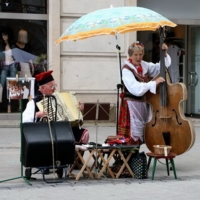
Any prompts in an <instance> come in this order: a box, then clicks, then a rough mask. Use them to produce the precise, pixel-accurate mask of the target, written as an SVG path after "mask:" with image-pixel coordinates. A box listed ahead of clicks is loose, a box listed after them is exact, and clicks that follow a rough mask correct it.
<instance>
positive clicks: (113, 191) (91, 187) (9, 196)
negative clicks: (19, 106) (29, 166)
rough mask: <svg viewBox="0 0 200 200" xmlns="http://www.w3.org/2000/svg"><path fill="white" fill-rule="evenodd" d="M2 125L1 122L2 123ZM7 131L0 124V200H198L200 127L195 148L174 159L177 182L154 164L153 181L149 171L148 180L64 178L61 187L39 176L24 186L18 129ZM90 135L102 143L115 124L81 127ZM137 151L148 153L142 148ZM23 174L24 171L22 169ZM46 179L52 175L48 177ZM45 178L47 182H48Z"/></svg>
mask: <svg viewBox="0 0 200 200" xmlns="http://www.w3.org/2000/svg"><path fill="white" fill-rule="evenodd" d="M1 123H3V122H1ZM13 123H14V125H13V126H11V125H12V123H10V127H12V128H10V127H8V126H4V125H2V124H1V126H0V127H1V128H0V163H1V170H0V181H5V182H1V183H0V200H13V199H14V200H28V199H31V200H40V199H41V200H43V199H49V200H56V199H64V200H65V199H69V200H94V199H95V200H96V199H97V200H98V199H101V200H107V199H109V200H116V199H121V200H130V199H136V200H137V199H150V200H151V199H152V200H153V199H162V200H169V199H172V200H179V199H181V200H188V199H192V200H196V199H200V170H199V169H200V159H199V158H200V155H199V146H200V126H199V125H198V123H196V124H195V123H194V124H195V131H196V141H195V144H194V146H193V147H192V148H191V149H190V150H189V151H188V152H186V153H184V154H183V155H180V156H177V157H176V158H175V160H174V161H175V165H176V172H177V177H178V179H174V176H173V172H172V171H171V172H170V176H167V172H166V166H164V164H163V163H159V162H158V163H157V168H156V172H155V177H154V180H151V170H152V166H150V170H149V173H148V175H149V178H148V179H135V178H119V179H111V178H105V177H102V178H101V179H99V180H96V179H95V180H91V179H87V178H81V179H80V180H79V181H75V180H74V179H73V178H67V179H66V180H65V181H64V182H62V183H46V182H45V181H44V180H43V177H42V175H41V174H36V175H32V176H33V177H34V178H36V180H30V183H31V184H32V186H30V185H29V184H27V183H26V181H25V180H24V179H23V176H22V175H21V163H20V146H21V144H20V129H19V124H17V123H15V122H13ZM84 127H85V128H87V129H88V130H89V132H90V141H93V142H95V141H96V139H97V141H98V143H103V141H104V140H105V138H106V137H107V136H108V135H115V132H116V127H115V124H98V123H97V124H92V123H90V124H84ZM140 151H144V152H148V149H147V148H146V146H145V145H142V146H141V149H140ZM23 171H24V169H23ZM48 176H49V178H51V176H53V174H50V175H48ZM48 176H47V180H48Z"/></svg>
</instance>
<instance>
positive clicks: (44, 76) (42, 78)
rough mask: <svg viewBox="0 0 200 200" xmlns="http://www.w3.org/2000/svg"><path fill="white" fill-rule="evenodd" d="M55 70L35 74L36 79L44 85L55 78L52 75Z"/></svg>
mask: <svg viewBox="0 0 200 200" xmlns="http://www.w3.org/2000/svg"><path fill="white" fill-rule="evenodd" d="M52 72H53V71H52V70H50V71H47V72H42V73H40V74H38V75H36V76H35V79H36V80H37V82H38V84H39V85H44V84H46V83H48V82H51V81H53V80H54V78H53V76H52V75H51V73H52Z"/></svg>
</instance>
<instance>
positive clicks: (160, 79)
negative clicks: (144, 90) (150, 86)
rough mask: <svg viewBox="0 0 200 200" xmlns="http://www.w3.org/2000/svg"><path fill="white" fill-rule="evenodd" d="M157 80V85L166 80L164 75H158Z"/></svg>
mask: <svg viewBox="0 0 200 200" xmlns="http://www.w3.org/2000/svg"><path fill="white" fill-rule="evenodd" d="M155 81H156V85H158V84H159V83H163V82H165V79H164V78H163V77H158V78H157V79H156V80H155Z"/></svg>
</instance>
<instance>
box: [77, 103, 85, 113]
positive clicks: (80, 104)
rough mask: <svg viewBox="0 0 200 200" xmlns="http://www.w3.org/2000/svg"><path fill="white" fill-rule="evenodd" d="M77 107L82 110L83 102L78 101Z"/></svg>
mask: <svg viewBox="0 0 200 200" xmlns="http://www.w3.org/2000/svg"><path fill="white" fill-rule="evenodd" d="M78 108H79V109H80V110H81V111H82V110H84V104H83V103H81V102H78Z"/></svg>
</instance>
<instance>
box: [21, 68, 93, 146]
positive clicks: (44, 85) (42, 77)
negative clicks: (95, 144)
mask: <svg viewBox="0 0 200 200" xmlns="http://www.w3.org/2000/svg"><path fill="white" fill-rule="evenodd" d="M52 72H53V71H47V72H42V73H40V74H38V75H36V76H35V78H36V81H37V83H38V85H39V90H38V92H37V93H36V95H35V98H34V99H32V100H30V101H29V102H28V103H27V106H26V109H25V111H24V112H23V119H22V121H23V123H24V122H34V121H40V119H41V118H42V117H45V116H48V115H47V112H46V111H40V110H39V108H38V107H37V105H36V103H37V102H39V101H41V100H42V99H43V95H52V94H53V93H54V92H55V90H56V86H57V85H56V83H55V81H54V78H53V76H52ZM79 107H80V109H82V106H81V105H79ZM72 131H73V134H74V137H75V141H76V143H78V144H81V143H84V144H87V143H88V141H89V132H88V130H87V129H83V128H81V129H77V128H76V127H74V128H72Z"/></svg>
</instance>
